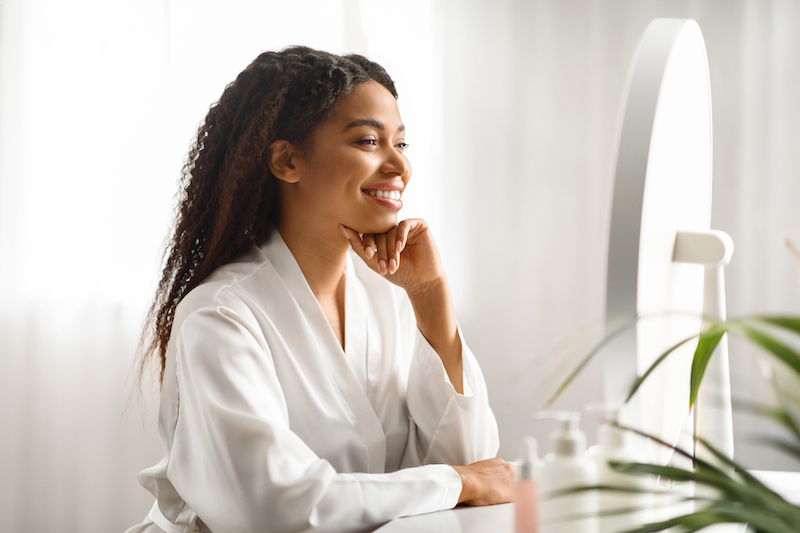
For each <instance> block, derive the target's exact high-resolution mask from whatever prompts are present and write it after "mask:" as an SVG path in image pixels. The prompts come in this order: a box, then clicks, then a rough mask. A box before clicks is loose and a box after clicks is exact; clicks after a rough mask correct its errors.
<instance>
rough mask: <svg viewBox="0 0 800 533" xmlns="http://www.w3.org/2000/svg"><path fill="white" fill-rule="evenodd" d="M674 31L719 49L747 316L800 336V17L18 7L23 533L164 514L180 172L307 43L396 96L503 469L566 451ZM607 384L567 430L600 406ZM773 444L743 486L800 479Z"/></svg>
mask: <svg viewBox="0 0 800 533" xmlns="http://www.w3.org/2000/svg"><path fill="white" fill-rule="evenodd" d="M656 17H677V18H694V19H696V20H697V21H698V23H699V24H700V27H701V29H702V30H703V33H704V35H705V39H706V45H707V47H708V55H709V63H710V69H711V83H712V95H713V105H714V143H715V146H714V168H715V171H714V198H713V201H714V206H713V219H712V227H714V228H716V229H721V230H724V231H726V232H728V233H729V234H730V235H731V236H732V237H733V240H734V242H735V244H736V252H735V253H734V256H733V261H732V263H731V265H730V267H729V268H728V270H727V280H728V307H729V314H730V315H736V314H742V313H745V312H756V311H769V312H793V313H798V312H800V262H798V260H797V259H795V258H793V257H792V255H791V254H790V253H789V252H788V251H787V248H786V246H785V244H784V241H785V240H786V239H787V238H790V239H793V240H794V242H796V243H797V242H800V209H799V208H798V200H800V175H798V174H800V170H799V169H800V150H798V146H800V99H799V98H798V97H797V95H798V94H800V32H798V31H797V28H798V27H800V2H798V1H796V0H695V1H688V0H687V1H678V0H652V1H648V2H641V1H639V0H529V1H522V0H518V1H512V0H495V1H491V2H490V1H488V0H485V1H476V0H471V1H468V0H441V1H429V2H426V1H421V0H417V1H406V2H403V3H393V2H392V3H390V2H366V1H361V0H342V1H341V2H331V1H323V0H320V1H308V0H306V1H292V2H288V1H285V2H272V1H268V2H266V1H254V0H251V1H245V0H235V1H228V2H225V3H224V4H223V3H222V2H211V1H209V0H203V1H190V0H139V1H137V2H133V1H123V0H117V1H109V0H73V1H71V2H61V1H58V0H25V1H21V0H0V283H1V284H2V286H1V287H0V294H2V296H1V297H0V531H3V532H5V531H8V532H11V531H13V532H23V533H24V532H44V531H59V532H73V531H74V532H78V531H80V532H109V531H122V530H124V529H125V528H126V527H128V526H130V525H132V524H134V523H136V522H138V521H140V520H141V519H142V518H143V516H144V514H145V513H146V512H147V510H148V508H149V506H150V504H151V502H152V501H151V496H150V494H149V493H147V492H146V491H145V490H144V489H142V488H141V487H140V486H139V485H138V483H137V481H136V476H137V474H138V472H139V471H140V470H142V469H143V468H145V467H147V466H150V465H152V464H153V463H154V462H155V461H156V460H157V459H158V456H159V438H158V433H157V431H156V429H155V415H156V407H155V399H156V398H157V391H156V390H155V387H153V386H150V387H149V389H148V390H147V391H146V395H145V402H144V403H145V404H146V406H147V407H148V409H147V410H146V412H143V410H142V409H141V408H140V407H136V406H134V407H133V408H131V409H129V410H127V411H126V409H125V408H126V400H127V398H128V394H129V392H130V381H129V380H128V372H129V368H130V365H131V362H132V359H133V352H134V349H135V344H136V339H137V335H138V328H139V326H140V323H141V320H142V317H143V314H144V311H145V309H146V307H147V305H148V303H149V301H150V298H151V296H152V292H153V290H154V284H155V280H156V279H157V275H158V264H159V260H160V247H161V245H162V242H163V240H164V238H165V236H166V234H167V230H168V227H169V224H170V220H171V215H172V209H173V197H174V194H175V193H176V180H177V178H178V174H179V170H180V167H181V164H182V161H183V157H184V154H185V153H186V151H187V150H188V147H189V143H190V141H191V138H192V135H193V134H194V132H195V131H196V128H197V126H198V123H199V122H200V121H201V120H202V119H203V117H204V116H205V114H206V112H207V110H208V107H209V105H210V104H211V103H212V102H214V101H215V100H216V99H217V98H218V97H219V95H220V94H221V93H222V90H223V88H224V87H225V85H226V84H227V83H229V82H230V81H232V80H233V79H234V77H235V76H236V75H237V73H238V72H239V71H240V70H241V69H243V68H244V67H245V66H246V65H247V64H248V63H249V62H250V61H251V60H252V59H254V58H255V57H256V56H257V55H258V53H260V52H261V51H263V50H267V49H278V48H282V47H284V46H287V45H290V44H305V45H309V46H312V47H318V48H323V49H326V50H329V51H332V52H337V53H345V52H360V53H364V54H366V55H368V56H369V57H370V58H372V59H374V60H376V61H378V62H379V63H381V64H383V65H384V66H385V67H386V68H387V70H388V71H389V73H390V74H391V75H392V77H393V78H394V79H395V80H396V82H397V87H398V91H399V93H400V109H401V113H402V114H403V117H404V121H405V123H406V125H407V127H408V130H409V134H408V141H409V142H410V144H411V148H410V150H409V151H408V155H409V157H410V159H411V161H412V164H413V165H414V168H415V171H414V178H413V180H412V188H411V189H409V193H408V194H407V196H406V197H404V198H405V199H406V200H407V201H406V205H407V208H406V209H405V210H404V215H405V216H423V217H425V218H426V219H427V220H428V221H429V222H430V224H431V225H432V227H433V229H434V232H435V234H436V235H437V241H438V242H439V245H440V248H441V251H442V254H443V257H444V260H445V263H446V266H447V268H448V272H449V275H450V277H451V283H452V284H453V288H454V291H455V293H456V297H457V306H458V312H459V316H460V321H461V324H462V328H463V330H464V332H465V335H466V337H467V340H468V342H469V343H470V345H471V347H472V349H473V351H474V352H475V353H476V354H477V356H478V358H479V360H480V361H481V364H482V367H483V371H484V374H485V375H486V377H487V381H488V383H489V388H490V394H491V400H492V403H493V406H494V408H495V412H496V414H497V417H498V421H499V423H500V429H501V439H502V442H503V444H502V448H501V455H502V456H503V457H505V458H506V459H513V458H514V457H515V456H516V454H517V448H518V444H519V441H520V439H521V437H522V436H523V435H526V434H534V435H536V436H537V437H539V438H540V442H541V448H544V449H546V447H547V446H546V444H545V441H546V435H547V432H548V430H549V429H550V427H549V426H547V425H541V423H538V424H537V423H534V422H533V420H532V414H533V412H535V411H536V410H538V409H540V408H541V406H542V404H543V402H544V400H545V399H546V397H547V395H548V393H549V392H551V391H552V390H547V387H539V386H538V385H539V381H540V378H541V376H540V371H539V369H540V368H543V366H544V362H543V360H544V359H547V358H549V357H554V356H553V355H548V354H554V353H555V352H554V348H555V347H556V346H557V345H558V343H559V341H561V340H562V339H563V338H564V337H566V336H567V335H569V334H570V333H571V332H574V331H575V330H576V328H579V327H581V326H583V325H585V324H587V323H589V322H592V321H595V320H598V319H599V318H601V317H602V312H603V305H604V280H605V245H606V243H605V233H606V225H607V217H608V209H609V193H610V186H611V183H610V165H611V161H612V148H613V144H614V136H615V125H616V120H617V114H618V109H619V106H620V100H621V97H622V91H623V86H624V83H625V77H626V74H627V69H628V65H629V64H630V61H631V58H632V56H633V53H634V50H635V47H636V44H637V43H638V40H639V38H640V37H641V34H642V32H643V31H644V28H645V27H646V26H647V24H648V23H649V22H650V20H652V19H653V18H656ZM731 358H732V363H733V373H734V375H733V383H734V394H737V393H738V394H739V395H753V394H759V393H760V391H761V389H763V387H764V385H763V382H762V381H761V380H760V379H759V378H758V371H757V367H756V364H755V359H754V357H753V353H752V352H751V351H749V350H748V349H747V348H746V347H744V346H741V345H739V344H737V343H733V344H732V346H731ZM532 361H535V363H532ZM598 370H599V366H598V365H596V364H595V365H592V366H590V368H589V369H588V370H587V371H586V372H585V373H584V374H583V376H582V377H581V378H579V380H578V381H577V382H576V383H575V384H574V385H573V386H572V388H571V389H570V390H569V391H568V393H567V394H566V395H565V396H564V397H563V398H562V399H561V400H560V401H559V402H558V404H557V406H560V407H564V408H580V407H581V406H582V405H583V404H584V403H585V402H587V401H596V400H598V399H600V398H601V394H602V391H601V389H600V380H599V379H598V376H597V372H598ZM551 385H552V384H551ZM584 426H585V427H586V428H587V429H589V432H590V433H589V434H590V441H591V440H594V439H593V437H594V436H593V428H594V427H595V426H596V423H595V421H593V420H588V421H587V423H585V424H584ZM755 430H759V431H763V428H762V427H761V426H760V425H758V424H756V423H755V422H754V421H753V420H752V419H750V418H747V417H743V416H740V415H737V434H736V438H737V443H736V445H737V457H738V458H739V459H740V460H741V461H743V462H744V463H745V464H747V465H749V466H752V467H757V468H766V469H785V468H790V467H796V466H797V465H792V464H790V463H789V462H787V461H786V460H785V459H784V458H782V457H779V456H774V455H769V456H768V455H763V454H761V453H759V452H758V449H757V448H752V447H749V446H747V438H748V436H749V435H750V434H752V432H753V431H755Z"/></svg>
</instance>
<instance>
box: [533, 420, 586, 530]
mask: <svg viewBox="0 0 800 533" xmlns="http://www.w3.org/2000/svg"><path fill="white" fill-rule="evenodd" d="M580 416H581V415H580V414H579V413H570V412H563V411H541V412H539V413H538V414H537V418H539V419H551V420H558V421H559V423H560V427H559V429H557V430H555V431H553V432H552V433H551V434H550V447H551V448H552V450H553V452H552V453H550V454H548V455H547V457H545V462H544V466H543V467H542V473H541V477H540V483H539V493H540V504H539V533H598V521H597V510H598V505H597V493H596V491H582V492H576V493H573V494H567V495H556V494H555V493H557V492H559V491H563V490H566V489H571V488H577V487H591V486H595V485H597V466H596V464H595V462H594V461H592V460H591V459H589V457H587V455H586V434H585V433H584V432H583V431H581V430H580V429H579V428H578V422H579V421H580Z"/></svg>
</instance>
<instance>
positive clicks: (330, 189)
mask: <svg viewBox="0 0 800 533" xmlns="http://www.w3.org/2000/svg"><path fill="white" fill-rule="evenodd" d="M307 146H308V147H307V149H306V150H305V152H304V154H303V155H302V156H301V157H300V158H299V159H298V160H296V166H297V170H298V172H299V174H298V175H299V176H300V179H299V180H298V182H297V183H295V184H294V186H293V187H291V192H290V194H291V196H292V197H293V198H292V200H293V201H292V203H293V204H294V205H295V206H297V207H298V208H300V209H302V210H303V213H304V216H307V217H313V218H314V219H315V222H318V223H320V224H323V226H319V227H326V228H327V227H329V226H328V225H331V226H332V227H333V228H336V225H338V224H343V225H345V226H347V227H349V228H352V229H354V230H356V231H357V232H359V233H383V232H385V231H388V230H389V229H391V228H392V227H394V226H395V225H396V224H397V214H398V211H399V210H400V208H401V207H402V205H403V203H402V200H401V199H400V198H401V196H402V194H403V190H404V189H405V187H406V185H407V184H408V181H409V179H410V178H411V166H410V165H409V163H408V159H406V156H405V155H404V154H403V149H404V148H405V127H404V126H403V122H402V120H401V119H400V111H399V110H398V108H397V101H396V100H395V99H394V97H393V96H392V95H391V93H389V91H388V90H386V88H385V87H383V86H382V85H380V84H379V83H377V82H374V81H369V82H366V83H362V84H361V85H359V86H357V87H356V88H355V89H354V90H353V91H352V92H351V93H350V94H348V95H347V96H345V97H344V98H342V100H341V101H340V103H339V106H338V109H337V110H336V112H335V113H334V114H333V116H331V117H330V118H329V119H327V120H325V121H324V122H321V123H320V124H319V125H318V126H317V127H316V128H315V129H314V130H313V131H312V133H311V137H310V139H309V143H308V145H307ZM336 230H337V231H338V228H336Z"/></svg>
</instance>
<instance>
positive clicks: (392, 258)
mask: <svg viewBox="0 0 800 533" xmlns="http://www.w3.org/2000/svg"><path fill="white" fill-rule="evenodd" d="M396 235H397V227H394V228H392V229H390V230H389V231H387V232H386V254H387V256H388V257H389V265H388V268H389V274H394V273H395V272H397V269H398V267H399V266H400V254H399V253H398V251H397V246H396V245H395V244H394V243H396V242H397V237H396Z"/></svg>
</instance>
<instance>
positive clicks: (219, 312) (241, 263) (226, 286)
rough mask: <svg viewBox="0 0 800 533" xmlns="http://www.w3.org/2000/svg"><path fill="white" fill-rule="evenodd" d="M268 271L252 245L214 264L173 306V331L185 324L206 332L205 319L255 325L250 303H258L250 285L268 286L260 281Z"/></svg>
mask: <svg viewBox="0 0 800 533" xmlns="http://www.w3.org/2000/svg"><path fill="white" fill-rule="evenodd" d="M270 272H271V269H270V265H269V260H268V259H267V258H266V257H265V256H264V255H263V254H262V253H261V251H260V250H259V249H258V248H257V247H256V246H253V247H251V249H250V250H248V251H247V252H245V253H244V254H242V255H240V256H238V257H236V258H235V259H234V260H232V261H231V262H229V263H226V264H225V265H222V266H221V267H219V268H217V269H216V270H214V271H213V272H212V273H211V274H210V275H209V276H208V278H206V279H205V280H203V281H202V282H201V283H200V284H199V285H198V286H197V287H195V288H194V289H192V290H191V291H189V293H188V294H186V296H184V298H183V299H182V300H181V301H180V303H179V304H178V306H177V307H176V309H175V319H174V321H173V326H172V333H173V335H174V334H175V333H177V332H179V331H181V330H182V329H186V328H191V329H192V330H198V332H209V330H208V327H209V326H210V325H211V324H209V322H212V323H214V325H221V324H222V323H225V322H239V323H241V324H243V325H245V326H250V327H254V326H256V320H255V316H254V311H255V309H254V307H257V306H258V304H257V298H256V297H255V296H254V294H253V292H254V291H253V287H254V286H260V287H263V286H264V285H267V286H268V285H269V283H266V284H265V283H264V282H265V281H266V280H268V279H269V278H270ZM218 323H219V324H218ZM212 332H213V331H212Z"/></svg>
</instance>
